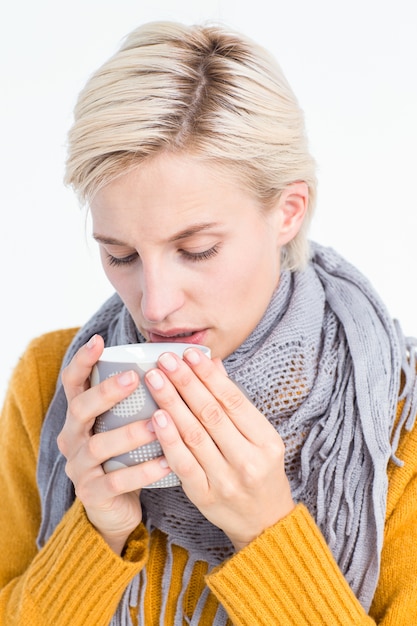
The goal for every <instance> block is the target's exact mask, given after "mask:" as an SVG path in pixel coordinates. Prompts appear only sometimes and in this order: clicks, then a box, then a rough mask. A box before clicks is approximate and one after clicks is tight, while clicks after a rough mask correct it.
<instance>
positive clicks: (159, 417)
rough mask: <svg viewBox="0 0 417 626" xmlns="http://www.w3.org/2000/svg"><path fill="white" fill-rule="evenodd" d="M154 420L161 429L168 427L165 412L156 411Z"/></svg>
mask: <svg viewBox="0 0 417 626" xmlns="http://www.w3.org/2000/svg"><path fill="white" fill-rule="evenodd" d="M154 419H155V421H156V423H157V424H158V426H159V428H166V426H167V425H168V420H167V416H166V415H165V413H164V412H163V411H156V412H155V413H154Z"/></svg>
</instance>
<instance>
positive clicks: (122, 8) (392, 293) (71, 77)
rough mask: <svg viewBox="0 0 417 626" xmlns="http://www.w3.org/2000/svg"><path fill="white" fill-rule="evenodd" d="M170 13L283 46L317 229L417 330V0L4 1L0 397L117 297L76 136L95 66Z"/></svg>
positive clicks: (0, 30)
mask: <svg viewBox="0 0 417 626" xmlns="http://www.w3.org/2000/svg"><path fill="white" fill-rule="evenodd" d="M159 19H171V20H176V21H183V22H186V23H194V22H202V21H213V20H214V21H220V22H223V23H226V24H228V25H229V26H231V27H233V28H235V29H237V30H240V31H243V32H245V33H246V34H248V35H249V36H251V37H252V38H254V39H255V40H257V41H258V42H259V43H262V44H263V45H264V46H265V47H267V48H268V49H269V50H270V51H272V52H273V53H274V54H275V56H276V57H277V59H278V61H279V63H280V64H281V66H282V67H283V69H284V72H285V74H286V76H287V78H288V79H289V81H290V83H291V85H292V87H293V89H294V91H295V93H296V94H297V96H298V98H299V100H300V103H301V106H302V108H303V109H304V111H305V116H306V122H307V128H308V132H309V136H310V142H311V149H312V152H313V154H314V155H315V157H316V160H317V163H318V175H319V201H318V209H317V214H316V218H315V222H314V225H313V229H312V233H311V234H312V238H314V239H316V240H318V241H320V242H322V243H324V244H327V245H331V246H333V247H334V248H336V249H338V250H339V251H340V252H342V253H343V254H344V255H345V256H346V257H347V258H348V259H349V260H351V261H352V262H353V263H355V264H356V265H357V266H358V267H359V268H360V269H361V270H362V271H363V272H364V273H365V274H366V275H367V276H368V277H369V278H370V280H371V281H372V282H373V284H374V285H375V287H376V288H377V289H378V291H379V292H380V293H381V295H382V297H383V298H384V300H385V301H386V303H387V305H388V307H389V310H390V312H391V314H392V316H393V317H397V318H399V319H400V321H401V323H402V326H403V328H404V330H405V332H406V333H407V334H413V335H414V334H417V280H416V273H417V272H416V270H417V258H416V232H417V199H416V191H415V187H416V182H417V176H416V171H417V157H416V152H417V121H416V111H417V70H416V68H417V3H416V2H415V0H396V2H395V3H394V2H393V1H392V0H390V1H387V0H351V1H350V2H349V3H346V2H343V3H342V2H337V1H336V2H335V1H334V0H315V1H314V2H311V0H286V2H280V1H277V0H274V1H273V2H271V0H257V1H256V2H247V3H244V2H241V1H239V2H238V1H237V0H218V1H215V0H212V1H210V0H176V1H175V2H173V1H171V0H149V1H148V2H145V1H144V0H142V1H141V0H136V1H134V0H71V1H69V0H62V1H61V2H56V1H53V0H49V1H48V0H37V1H36V2H32V1H31V0H20V1H19V0H14V2H13V3H12V2H10V1H9V2H7V3H6V2H4V3H3V4H2V8H1V9H0V59H1V67H0V81H1V82H0V85H1V98H0V137H1V150H0V159H1V162H0V176H1V189H0V193H1V196H0V197H1V209H0V232H1V244H0V272H1V274H0V278H1V288H2V298H1V305H0V307H1V308H0V316H1V317H0V322H1V328H2V339H1V352H0V354H1V356H0V401H1V400H2V398H3V395H4V391H5V389H6V385H7V382H8V380H9V378H10V375H11V371H12V368H13V366H14V365H15V363H16V362H17V360H18V358H19V356H20V354H21V353H22V352H23V350H24V348H25V346H26V345H27V343H28V342H29V341H30V339H32V338H33V337H35V336H37V335H39V334H41V333H43V332H47V331H49V330H53V329H56V328H61V327H66V326H78V325H81V324H82V323H83V322H85V321H86V320H87V318H88V317H89V316H90V315H91V314H92V313H93V312H94V311H95V310H96V309H97V308H98V306H99V305H100V304H101V303H102V301H103V300H104V298H106V297H107V296H108V295H110V293H111V292H112V290H111V288H110V285H109V284H108V283H107V282H106V279H105V278H104V276H103V274H102V271H101V268H100V265H99V261H98V256H97V252H96V249H95V244H94V243H93V242H92V241H90V237H89V228H88V226H87V228H86V227H85V216H84V214H83V213H82V211H80V209H79V208H78V206H77V202H76V200H75V198H74V197H73V195H72V192H70V191H69V190H68V189H66V188H65V187H64V185H63V183H62V177H63V170H64V161H65V141H66V133H67V130H68V128H69V126H70V124H71V113H72V108H73V105H74V103H75V99H76V96H77V94H78V92H79V91H80V89H81V88H82V86H83V84H84V82H85V81H86V79H87V78H88V76H89V75H90V73H91V72H93V71H94V70H95V69H96V68H97V67H98V66H99V65H100V64H101V63H102V62H103V61H105V60H106V59H107V58H108V57H109V56H110V55H111V54H112V53H113V52H114V51H115V50H116V48H117V47H118V45H119V43H120V41H121V40H122V38H123V37H124V36H125V35H126V34H127V33H128V32H129V31H130V30H132V29H133V28H134V27H135V26H137V25H139V24H140V23H143V22H146V21H150V20H159Z"/></svg>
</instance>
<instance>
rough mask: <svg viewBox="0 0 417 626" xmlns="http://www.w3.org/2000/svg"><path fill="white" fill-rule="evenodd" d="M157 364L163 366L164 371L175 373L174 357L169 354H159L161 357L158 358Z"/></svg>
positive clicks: (176, 364)
mask: <svg viewBox="0 0 417 626" xmlns="http://www.w3.org/2000/svg"><path fill="white" fill-rule="evenodd" d="M159 363H161V365H163V366H164V367H165V369H166V370H168V372H175V370H176V369H177V367H178V363H177V361H176V360H175V357H174V356H173V355H172V354H170V353H169V352H164V354H161V356H160V357H159Z"/></svg>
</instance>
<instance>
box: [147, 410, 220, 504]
mask: <svg viewBox="0 0 417 626" xmlns="http://www.w3.org/2000/svg"><path fill="white" fill-rule="evenodd" d="M152 421H153V425H154V428H155V431H156V434H157V437H158V441H159V442H160V444H161V446H162V449H163V451H164V454H165V458H166V460H167V462H168V464H169V467H171V469H172V471H173V472H175V474H177V476H179V478H180V480H181V482H182V483H183V485H184V488H186V490H187V493H188V495H190V489H191V492H192V491H196V493H199V492H200V495H202V493H201V491H202V490H204V489H207V487H208V481H207V471H206V468H205V465H206V464H207V460H210V459H213V458H214V459H215V463H214V465H215V467H216V468H217V471H221V468H222V467H224V466H225V461H224V459H223V458H222V456H221V454H220V452H219V450H218V449H217V448H216V446H215V445H214V444H213V440H212V439H211V438H210V436H209V435H208V433H207V431H205V430H204V428H202V427H201V425H200V424H199V423H198V421H197V420H195V418H194V422H195V424H196V427H195V428H194V430H192V429H190V430H189V431H186V433H185V435H182V434H181V433H180V432H179V430H178V428H177V424H176V423H175V422H174V420H173V419H172V417H171V416H170V415H169V413H167V412H166V411H164V410H162V409H160V410H158V411H156V412H155V413H154V415H153V418H152Z"/></svg>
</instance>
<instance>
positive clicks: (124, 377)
mask: <svg viewBox="0 0 417 626" xmlns="http://www.w3.org/2000/svg"><path fill="white" fill-rule="evenodd" d="M135 379H136V377H135V373H134V372H133V371H132V370H129V371H128V372H122V373H121V374H119V376H118V377H117V381H118V383H119V385H122V387H129V385H131V384H132V383H134V382H135Z"/></svg>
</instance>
